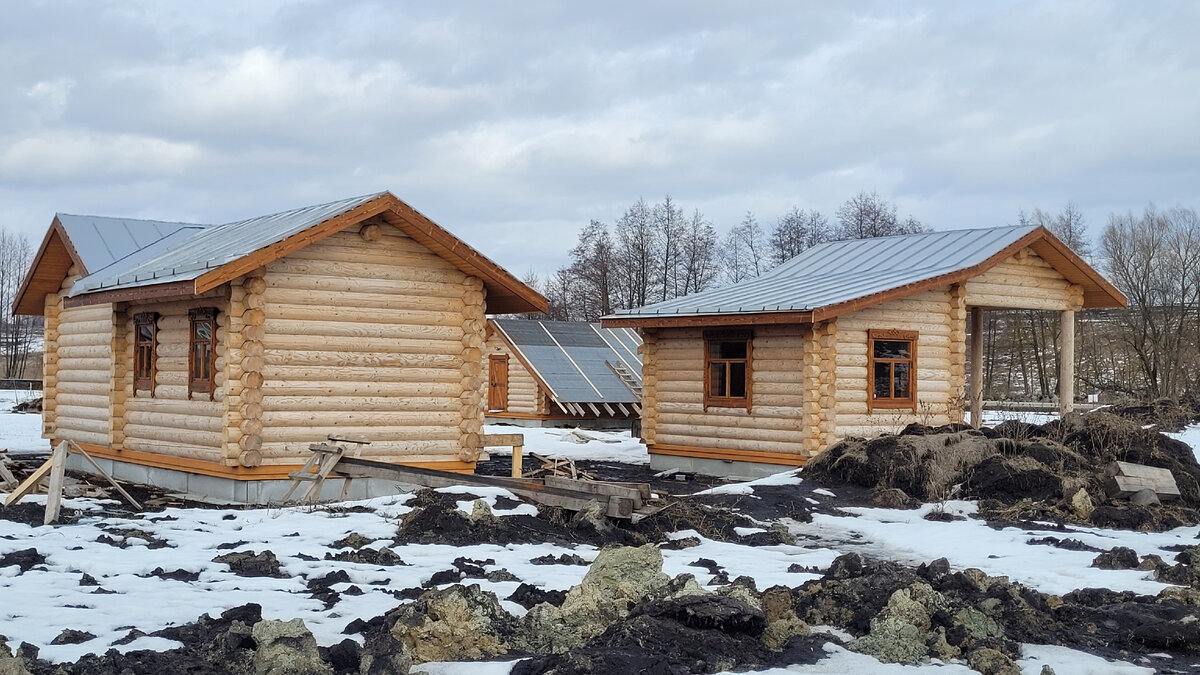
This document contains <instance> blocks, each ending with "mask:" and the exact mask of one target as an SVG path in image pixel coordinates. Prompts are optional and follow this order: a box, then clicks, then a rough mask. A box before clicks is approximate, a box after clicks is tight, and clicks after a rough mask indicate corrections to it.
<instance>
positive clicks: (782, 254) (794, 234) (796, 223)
mask: <svg viewBox="0 0 1200 675" xmlns="http://www.w3.org/2000/svg"><path fill="white" fill-rule="evenodd" d="M831 236H832V235H831V233H830V231H829V220H828V219H827V218H825V216H823V215H821V213H820V212H819V211H817V210H816V209H813V210H812V211H805V210H803V209H799V208H797V207H795V206H793V207H792V209H791V210H790V211H788V212H787V213H786V214H784V215H783V216H781V217H780V218H779V219H778V220H777V221H775V228H774V229H772V230H771V239H770V242H769V245H770V261H771V264H772V265H780V264H783V263H784V262H786V261H788V260H791V259H792V258H794V257H796V256H798V255H800V254H801V253H802V252H804V251H805V249H809V248H812V247H813V246H816V245H817V244H820V243H823V242H826V241H829V240H830V238H831Z"/></svg>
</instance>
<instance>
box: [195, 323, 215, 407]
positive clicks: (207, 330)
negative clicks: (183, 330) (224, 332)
mask: <svg viewBox="0 0 1200 675" xmlns="http://www.w3.org/2000/svg"><path fill="white" fill-rule="evenodd" d="M188 319H189V324H190V325H189V335H190V339H189V344H188V397H189V398H190V397H191V395H192V394H197V393H199V394H208V398H209V399H210V400H211V399H212V398H213V393H214V390H215V387H214V386H213V375H214V371H215V370H216V361H217V309H216V308H215V307H197V308H195V309H192V310H189V311H188Z"/></svg>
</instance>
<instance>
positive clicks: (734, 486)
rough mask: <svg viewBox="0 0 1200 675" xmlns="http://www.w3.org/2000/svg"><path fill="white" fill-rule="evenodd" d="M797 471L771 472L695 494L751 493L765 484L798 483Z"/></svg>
mask: <svg viewBox="0 0 1200 675" xmlns="http://www.w3.org/2000/svg"><path fill="white" fill-rule="evenodd" d="M799 473H800V469H792V470H791V471H784V472H781V473H773V474H771V475H770V476H764V477H763V478H757V479H755V480H752V481H748V482H745V483H728V484H726V485H718V486H716V487H714V488H709V489H707V490H701V491H700V492H696V493H695V495H753V494H754V488H755V487H760V486H765V485H799V484H800V483H801V482H802V481H801V479H800V476H799Z"/></svg>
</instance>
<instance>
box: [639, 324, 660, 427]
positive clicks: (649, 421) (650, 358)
mask: <svg viewBox="0 0 1200 675" xmlns="http://www.w3.org/2000/svg"><path fill="white" fill-rule="evenodd" d="M638 354H641V355H642V442H643V443H646V444H650V443H653V442H654V438H655V434H654V432H655V430H656V429H657V427H658V369H657V366H658V362H657V360H656V359H657V356H658V331H657V330H654V329H651V328H644V329H642V344H641V345H640V346H638Z"/></svg>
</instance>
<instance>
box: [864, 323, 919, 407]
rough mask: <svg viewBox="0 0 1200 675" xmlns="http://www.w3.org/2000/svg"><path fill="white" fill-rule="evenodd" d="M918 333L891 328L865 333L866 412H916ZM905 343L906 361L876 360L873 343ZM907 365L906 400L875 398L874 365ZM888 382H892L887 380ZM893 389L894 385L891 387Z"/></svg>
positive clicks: (891, 379)
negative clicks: (877, 341) (906, 349)
mask: <svg viewBox="0 0 1200 675" xmlns="http://www.w3.org/2000/svg"><path fill="white" fill-rule="evenodd" d="M919 338H920V333H919V332H918V331H915V330H898V329H893V328H873V329H871V330H868V331H867V412H875V411H876V410H911V411H913V412H914V413H915V412H917V342H918V339H919ZM876 340H881V341H901V340H903V341H907V342H908V343H909V345H910V346H909V350H908V358H907V359H878V360H877V359H876V358H875V341H876ZM876 362H880V363H893V364H895V363H907V364H909V366H908V368H909V381H908V393H909V396H908V398H876V396H875V364H876ZM888 382H889V383H892V382H894V379H893V378H890V377H889V378H888ZM891 386H893V387H894V385H891Z"/></svg>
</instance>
